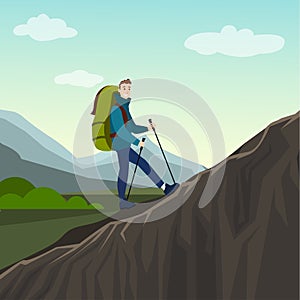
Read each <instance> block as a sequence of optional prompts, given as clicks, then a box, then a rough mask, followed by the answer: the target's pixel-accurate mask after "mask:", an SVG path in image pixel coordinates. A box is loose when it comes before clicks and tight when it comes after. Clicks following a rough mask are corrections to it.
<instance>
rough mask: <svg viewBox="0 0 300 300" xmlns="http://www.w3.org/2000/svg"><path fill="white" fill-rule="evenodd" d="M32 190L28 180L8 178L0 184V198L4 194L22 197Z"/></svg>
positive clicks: (32, 187) (32, 186)
mask: <svg viewBox="0 0 300 300" xmlns="http://www.w3.org/2000/svg"><path fill="white" fill-rule="evenodd" d="M33 189H34V185H33V184H32V183H31V182H29V181H28V180H26V179H24V178H20V177H10V178H6V179H4V180H2V181H1V182H0V197H1V196H3V195H5V194H16V195H19V196H21V197H24V196H25V195H26V194H27V193H28V192H30V191H31V190H33Z"/></svg>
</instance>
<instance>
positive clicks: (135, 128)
mask: <svg viewBox="0 0 300 300" xmlns="http://www.w3.org/2000/svg"><path fill="white" fill-rule="evenodd" d="M128 113H129V116H128V117H129V120H128V122H127V125H126V126H127V128H128V130H129V131H130V132H133V133H142V132H146V131H148V127H146V126H141V125H136V124H135V122H134V121H133V119H132V116H131V113H130V111H128Z"/></svg>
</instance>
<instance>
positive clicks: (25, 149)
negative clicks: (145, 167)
mask: <svg viewBox="0 0 300 300" xmlns="http://www.w3.org/2000/svg"><path fill="white" fill-rule="evenodd" d="M0 128H1V131H0V143H2V144H3V145H5V146H7V147H9V148H10V149H12V150H14V151H15V152H16V153H17V154H18V155H19V156H20V158H21V159H22V160H25V161H29V162H33V163H35V164H39V165H42V166H47V167H51V168H53V169H56V170H60V171H64V172H68V173H72V174H76V175H80V176H81V178H83V177H85V178H93V179H99V178H101V179H103V180H109V181H116V179H117V170H118V163H117V156H116V153H115V152H114V151H112V152H102V151H99V153H98V154H96V155H92V156H88V157H82V158H75V157H73V155H72V154H71V153H70V152H69V151H68V150H67V149H66V148H64V147H63V146H62V145H61V144H59V143H58V142H57V141H55V140H54V139H53V138H51V137H50V136H48V135H47V134H45V133H44V132H42V131H41V130H39V129H38V128H36V127H35V126H34V125H32V124H31V123H30V122H28V121H27V120H26V119H25V118H23V117H22V116H21V115H19V114H18V113H15V112H11V111H5V110H0ZM165 154H166V157H167V159H168V161H169V164H170V166H171V169H172V171H173V172H174V177H175V178H176V181H178V182H183V181H185V180H187V179H188V178H190V177H191V176H193V175H194V174H196V173H198V172H201V171H203V170H205V167H203V166H201V165H199V164H196V163H194V162H191V161H189V160H186V159H182V158H180V157H178V156H176V155H174V154H171V153H169V152H167V151H165ZM142 156H143V157H144V158H145V159H147V160H148V161H149V162H150V164H151V166H153V168H154V169H155V170H156V171H157V172H158V173H159V174H160V175H161V176H162V177H163V179H164V180H165V181H168V182H170V175H169V173H168V172H166V171H167V167H166V164H165V161H164V160H163V157H162V155H161V151H160V148H159V147H158V146H157V145H155V144H154V143H152V142H151V141H150V140H149V139H148V140H147V142H146V144H145V148H144V150H143V153H142ZM132 168H133V167H132ZM132 168H131V170H130V172H132ZM130 175H131V174H130ZM147 180H148V179H145V176H144V174H142V172H141V171H140V170H139V171H138V173H137V177H136V179H135V182H136V184H138V185H151V184H152V183H151V182H150V181H149V180H148V181H147Z"/></svg>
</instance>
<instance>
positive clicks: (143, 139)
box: [127, 138, 146, 201]
mask: <svg viewBox="0 0 300 300" xmlns="http://www.w3.org/2000/svg"><path fill="white" fill-rule="evenodd" d="M145 140H146V138H142V142H145ZM143 148H144V147H141V148H140V153H139V156H138V159H137V162H136V165H135V168H134V172H133V175H132V180H131V184H130V187H129V191H128V195H127V201H128V200H129V195H130V191H131V187H132V184H133V179H134V176H135V173H136V169H137V167H138V165H139V160H140V157H141V153H142V150H143Z"/></svg>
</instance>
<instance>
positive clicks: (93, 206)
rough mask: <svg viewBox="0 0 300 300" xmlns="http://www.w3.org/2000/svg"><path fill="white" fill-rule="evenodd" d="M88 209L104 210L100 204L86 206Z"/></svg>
mask: <svg viewBox="0 0 300 300" xmlns="http://www.w3.org/2000/svg"><path fill="white" fill-rule="evenodd" d="M88 208H89V209H98V210H102V209H104V207H103V205H102V204H100V203H91V204H90V205H89V206H88Z"/></svg>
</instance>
